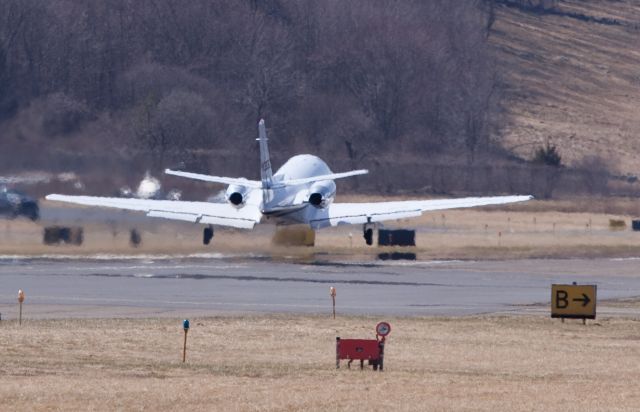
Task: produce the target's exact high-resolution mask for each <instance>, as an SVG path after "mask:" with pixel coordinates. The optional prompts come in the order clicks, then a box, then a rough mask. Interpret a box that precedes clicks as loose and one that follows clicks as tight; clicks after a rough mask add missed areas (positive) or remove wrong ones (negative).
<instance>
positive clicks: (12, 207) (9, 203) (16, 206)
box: [0, 188, 40, 220]
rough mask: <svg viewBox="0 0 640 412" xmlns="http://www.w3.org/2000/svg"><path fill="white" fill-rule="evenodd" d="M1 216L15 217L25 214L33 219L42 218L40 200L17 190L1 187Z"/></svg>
mask: <svg viewBox="0 0 640 412" xmlns="http://www.w3.org/2000/svg"><path fill="white" fill-rule="evenodd" d="M0 216H3V217H8V218H10V219H15V218H16V217H19V216H24V217H26V218H29V219H31V220H38V218H40V208H39V207H38V201H37V200H35V199H33V198H31V197H29V196H27V195H25V194H23V193H20V192H18V191H15V190H10V189H7V188H2V189H0Z"/></svg>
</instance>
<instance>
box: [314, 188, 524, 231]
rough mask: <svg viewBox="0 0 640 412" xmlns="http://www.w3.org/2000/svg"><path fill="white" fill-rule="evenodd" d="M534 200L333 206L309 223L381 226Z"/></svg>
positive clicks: (481, 199)
mask: <svg viewBox="0 0 640 412" xmlns="http://www.w3.org/2000/svg"><path fill="white" fill-rule="evenodd" d="M530 199H533V196H495V197H466V198H461V199H434V200H405V201H398V202H378V203H332V204H331V205H329V207H328V208H326V209H317V211H316V213H315V215H313V216H312V217H311V219H310V220H309V224H310V225H311V227H312V228H314V229H320V228H323V227H328V226H338V225H343V224H359V223H368V222H381V221H384V220H395V219H404V218H409V217H416V216H420V215H421V214H422V213H423V212H428V211H434V210H445V209H460V208H467V207H476V206H487V205H502V204H507V203H515V202H524V201H527V200H530Z"/></svg>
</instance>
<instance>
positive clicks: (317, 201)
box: [309, 180, 336, 208]
mask: <svg viewBox="0 0 640 412" xmlns="http://www.w3.org/2000/svg"><path fill="white" fill-rule="evenodd" d="M335 194H336V184H335V182H334V181H333V180H325V181H322V182H315V183H314V184H313V185H311V188H309V203H310V204H311V205H312V206H315V207H318V208H325V207H327V206H329V205H330V204H331V202H333V197H334V196H335Z"/></svg>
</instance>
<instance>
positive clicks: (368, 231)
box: [362, 218, 376, 246]
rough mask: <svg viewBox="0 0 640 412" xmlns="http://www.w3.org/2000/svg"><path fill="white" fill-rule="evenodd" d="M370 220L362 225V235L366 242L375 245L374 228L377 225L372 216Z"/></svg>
mask: <svg viewBox="0 0 640 412" xmlns="http://www.w3.org/2000/svg"><path fill="white" fill-rule="evenodd" d="M368 220H369V221H368V222H367V223H365V224H364V225H363V226H362V232H363V233H362V236H363V237H364V240H365V242H367V245H369V246H371V245H373V230H374V229H375V228H376V225H375V223H371V218H369V219H368Z"/></svg>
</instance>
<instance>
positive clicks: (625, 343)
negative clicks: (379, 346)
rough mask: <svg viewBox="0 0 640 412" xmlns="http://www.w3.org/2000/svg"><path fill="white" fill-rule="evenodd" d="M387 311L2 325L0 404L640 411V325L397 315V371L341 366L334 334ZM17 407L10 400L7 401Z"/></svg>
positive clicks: (392, 350) (392, 341)
mask: <svg viewBox="0 0 640 412" xmlns="http://www.w3.org/2000/svg"><path fill="white" fill-rule="evenodd" d="M378 320H379V319H374V318H366V317H348V318H343V317H339V318H338V319H337V320H332V319H329V318H324V317H317V316H288V315H287V316H284V315H282V316H275V315H273V316H257V317H211V318H200V319H191V322H192V329H191V331H190V332H189V342H188V355H187V363H186V364H182V363H181V345H182V330H181V322H180V320H179V319H145V320H127V319H121V320H113V319H112V320H47V321H27V322H25V324H24V325H23V327H22V328H19V327H18V326H17V325H16V324H15V323H13V322H6V321H3V322H2V323H0V331H1V333H0V347H2V351H0V372H1V373H0V399H2V407H0V409H6V410H8V409H11V410H15V409H16V408H18V405H19V409H21V410H142V409H145V410H154V411H155V410H279V411H280V410H318V411H321V410H322V411H324V410H474V411H475V410H491V411H494V410H509V411H525V410H526V411H531V410H555V409H557V408H559V407H560V406H561V407H562V409H563V410H608V411H611V410H628V411H631V410H637V406H638V405H639V404H640V367H639V366H638V361H637V358H638V353H639V351H640V322H638V321H637V320H635V319H599V320H598V321H597V323H590V324H588V325H587V326H582V325H581V324H580V323H579V322H567V323H565V324H561V323H560V322H559V321H557V320H551V319H548V318H545V317H531V316H522V317H520V316H514V317H468V318H403V319H395V318H392V319H387V320H388V321H390V323H391V324H392V327H393V331H392V333H391V335H390V337H389V340H388V344H387V348H386V349H387V350H386V358H385V360H386V361H385V372H383V373H377V372H376V373H374V372H373V371H372V370H370V369H369V370H365V371H362V372H361V371H360V370H359V369H357V368H356V369H352V370H347V369H344V368H342V369H340V370H335V369H334V359H335V358H334V356H335V355H334V354H335V346H334V345H335V343H334V342H335V337H336V336H337V335H339V336H341V337H343V338H346V337H364V338H367V337H372V336H371V335H372V332H373V327H374V325H375V323H376V322H377V321H378ZM7 408H8V409H7Z"/></svg>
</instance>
